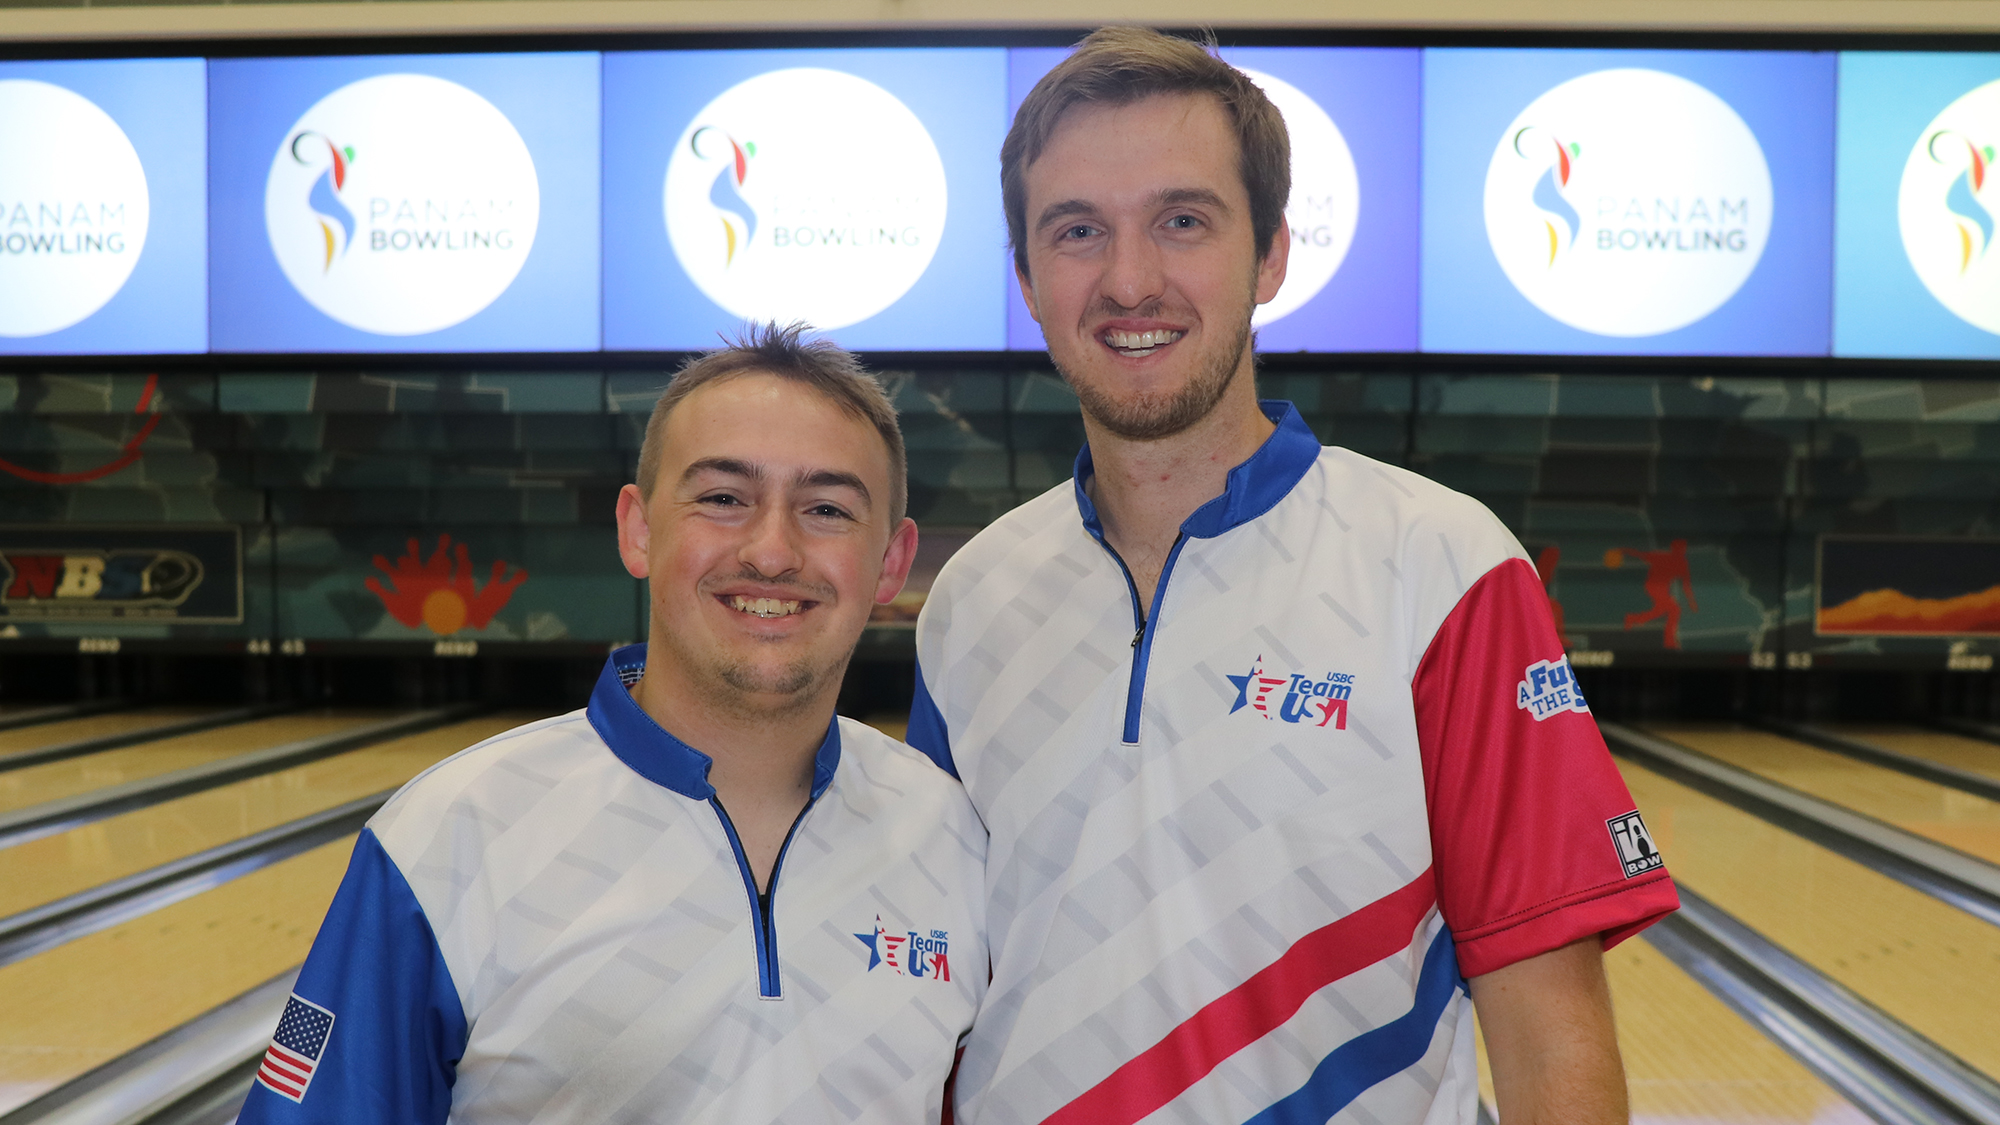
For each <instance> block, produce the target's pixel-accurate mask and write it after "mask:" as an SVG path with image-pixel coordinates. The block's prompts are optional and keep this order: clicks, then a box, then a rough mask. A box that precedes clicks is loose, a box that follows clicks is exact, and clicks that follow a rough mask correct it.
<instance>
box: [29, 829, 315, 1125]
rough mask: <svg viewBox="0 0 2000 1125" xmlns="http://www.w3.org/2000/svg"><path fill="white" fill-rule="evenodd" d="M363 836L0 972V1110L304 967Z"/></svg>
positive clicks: (245, 878)
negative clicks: (350, 855) (349, 858)
mask: <svg viewBox="0 0 2000 1125" xmlns="http://www.w3.org/2000/svg"><path fill="white" fill-rule="evenodd" d="M353 849H354V837H352V836H349V837H346V838H345V839H342V840H337V841H335V842H333V843H330V844H326V845H324V846H322V847H318V848H315V849H313V850H312V851H309V852H306V853H304V854H302V855H297V856H294V857H292V858H291V859H288V860H285V861H284V862H282V863H277V864H273V865H272V866H270V867H266V868H264V869H263V870H262V871H258V872H254V873H252V874H250V875H246V876H244V877H243V878H241V879H237V880H234V881H232V882H229V883H225V884H223V885H222V886H219V887H217V888H215V889H214V890H211V891H208V892H206V893H204V894H200V895H196V896H195V897H194V898H191V899H187V900H186V901H183V902H178V903H175V904H174V905H172V906H169V907H166V908H165V909H162V910H157V911H154V912H153V913H151V914H148V915H146V916H145V917H143V918H137V919H134V920H132V921H131V922H127V923H126V924H124V925H122V926H115V927H113V928H111V929H108V930H102V931H99V932H98V933H94V934H91V935H89V936H87V937H83V938H79V939H78V940H76V941H73V942H70V943H69V944H67V945H62V946H58V947H56V948H55V949H51V950H49V951H48V952H47V953H43V954H41V955H39V956H36V957H30V958H28V959H27V960H25V961H16V962H15V963H14V964H12V965H7V966H5V967H0V1113H4V1112H5V1111H6V1110H7V1109H9V1108H11V1107H13V1106H15V1105H18V1104H20V1103H21V1102H24V1101H27V1100H28V1099H29V1098H32V1097H34V1096H35V1095H36V1094H39V1093H41V1092H42V1091H44V1090H47V1089H49V1088H50V1087H52V1086H55V1085H58V1084H60V1083H62V1082H64V1081H66V1080H68V1079H70V1078H73V1077H75V1076H76V1075H78V1074H81V1073H83V1072H84V1071H86V1070H89V1069H90V1068H91V1067H93V1066H96V1065H98V1064H99V1063H102V1062H105V1061H106V1060H108V1059H112V1058H115V1057H116V1056H118V1055H121V1054H123V1053H124V1052H126V1051H129V1050H131V1049H132V1048H134V1047H136V1046H138V1045H139V1044H141V1043H144V1042H146V1041H147V1040H149V1039H151V1038H153V1037H154V1036H157V1035H159V1034H161V1033H163V1032H165V1031H168V1030H171V1029H172V1028H174V1027H176V1026H178V1025H180V1024H182V1023H186V1022H187V1021H188V1020H191V1019H193V1018H194V1017H196V1016H198V1015H200V1014H201V1013H203V1012H205V1011H207V1010H208V1009H210V1008H212V1007H214V1006H215V1005H217V1004H220V1003H221V1002H223V1001H224V1000H227V999H229V998H230V997H232V996H236V995H238V994H239V993H242V992H244V991H246V990H247V989H250V988H252V987H254V986H256V985H257V984H260V983H262V982H263V981H266V980H269V979H270V978H271V977H274V976H276V975H277V974H278V973H280V972H282V971H284V970H285V969H287V968H289V967H290V966H292V965H296V964H298V963H299V962H300V961H302V960H304V959H305V955H306V951H307V949H309V948H311V946H312V939H313V934H314V933H316V932H318V930H319V923H320V919H321V918H323V917H325V915H326V908H327V904H328V903H330V902H332V901H333V891H334V888H335V887H336V886H338V885H339V883H340V876H341V873H342V872H343V871H344V870H346V867H347V856H348V853H349V852H351V851H352V850H353Z"/></svg>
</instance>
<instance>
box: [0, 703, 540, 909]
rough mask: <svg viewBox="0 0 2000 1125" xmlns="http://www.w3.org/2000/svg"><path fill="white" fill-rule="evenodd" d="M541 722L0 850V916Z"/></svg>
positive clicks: (369, 752) (231, 791)
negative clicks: (513, 730) (507, 732)
mask: <svg viewBox="0 0 2000 1125" xmlns="http://www.w3.org/2000/svg"><path fill="white" fill-rule="evenodd" d="M541 717H542V716H541V715H540V714H539V713H515V714H497V715H485V716H481V717H479V718H476V719H469V720H467V721H465V722H462V723H453V724H451V725H449V726H444V727H439V728H437V729H435V730H428V731H422V732H419V733H417V734H412V735H408V736H405V737H403V738H398V739H393V740H391V741H388V742H382V743H378V744H376V745H373V746H365V747H362V748H361V749H359V750H350V751H348V752H346V753H344V754H337V755H335V756H333V757H331V758H322V759H320V760H319V761H316V762H308V763H306V764H305V765H302V766H294V767H293V768H291V769H288V770H282V771H280V772H278V773H271V774H265V775H264V776H262V777H253V778H247V779H245V780H243V781H239V782H236V783H234V784H232V785H225V786H222V787H220V788H216V789H209V790H206V791H204V792H200V793H191V794H189V795H187V796H185V797H181V798H178V799H176V800H172V801H168V802H165V803H164V804H159V805H154V806H152V807H151V808H144V809H136V810H134V811H132V812H128V813H124V814H122V815H120V816H114V817H110V818H107V819H105V820H100V821H97V822H95V823H93V824H86V825H83V826H82V827H79V828H73V829H71V830H70V831H68V832H62V833H58V834H56V835H54V836H44V837H42V838H41V839H39V840H30V841H29V842H27V843H25V844H20V845H17V846H15V847H11V848H0V917H5V916H7V915H10V914H15V913H18V912H20V911H23V910H26V909H28V908H29V907H33V906H39V905H41V904H42V903H45V902H49V901H51V900H54V899H58V898H61V897H63V896H64V895H70V894H75V893H77V892H78V891H82V890H87V889H89V888H91V887H94V886H97V885H99V884H101V883H106V882H109V881H111V880H112V879H116V878H119V877H121V876H125V875H130V874H132V873H133V872H135V871H143V870H145V869H147V868H149V867H154V866H157V865H159V864H162V863H166V862H167V861H169V860H173V859H178V858H180V857H181V856H184V855H189V854H192V853H194V852H198V851H201V850H203V849H204V848H212V847H215V846H216V845H218V844H223V843H227V842H229V841H230V840H235V839H239V838H241V837H243V836H248V835H250V834H251V833H253V832H261V831H263V830H264V829H266V828H272V827H275V826H277V825H280V824H283V823H285V822H287V821H291V820H296V819H298V818H299V817H302V816H307V815H309V814H311V813H315V812H319V811H320V810H322V809H328V808H332V807H333V806H335V805H338V804H342V803H344V802H347V801H352V800H355V799H357V798H361V797H366V796H368V795H369V794H370V793H379V792H381V791H383V790H385V789H393V788H395V787H397V786H399V785H401V784H403V783H404V782H406V781H408V780H409V779H410V778H412V777H415V776H416V775H417V774H418V773H420V772H422V771H423V770H424V769H426V768H428V767H429V766H430V765H431V764H433V763H435V762H437V761H440V760H442V759H444V758H445V757H447V756H449V755H451V754H455V753H457V752H458V751H460V750H463V749H465V748H466V747H468V746H471V745H472V744H473V743H476V742H479V741H480V740H482V739H486V738H490V737H492V736H493V735H496V734H499V733H500V732H502V731H504V730H508V729H511V728H513V727H517V726H519V725H521V724H522V723H527V722H532V721H534V720H535V719H539V718H541ZM279 741H284V740H282V739H281V740H279Z"/></svg>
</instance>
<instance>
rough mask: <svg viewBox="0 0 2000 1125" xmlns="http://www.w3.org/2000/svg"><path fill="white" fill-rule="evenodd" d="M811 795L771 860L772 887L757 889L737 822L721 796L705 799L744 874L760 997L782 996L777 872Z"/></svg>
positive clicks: (782, 865) (774, 998)
mask: <svg viewBox="0 0 2000 1125" xmlns="http://www.w3.org/2000/svg"><path fill="white" fill-rule="evenodd" d="M818 799H819V798H817V797H814V798H811V799H809V800H807V801H806V807H805V808H802V809H800V810H799V815H798V816H797V817H796V818H795V819H793V821H792V827H791V828H790V829H789V830H788V831H787V832H786V833H785V842H784V843H782V844H780V845H778V858H777V859H776V860H773V861H772V863H771V889H770V890H768V891H764V892H761V893H760V892H759V891H758V890H757V874H756V872H754V871H751V870H750V856H749V855H748V853H746V852H744V850H743V841H742V840H741V839H740V838H739V837H738V836H737V835H736V825H735V824H734V823H733V822H732V821H731V820H730V819H729V810H728V809H725V808H723V807H722V798H720V797H710V798H709V799H708V803H709V804H711V805H714V806H715V815H716V817H717V818H719V819H720V820H721V821H722V831H723V834H724V835H727V836H728V837H729V848H730V850H731V851H733V852H735V853H736V870H737V871H738V872H740V873H742V875H743V890H744V891H745V892H746V893H748V894H749V896H750V920H751V922H752V923H753V924H754V925H753V928H752V937H753V940H754V942H755V944H756V947H757V998H758V999H760V1000H783V999H784V998H785V994H784V988H783V983H782V978H781V977H780V976H779V975H778V921H777V914H778V911H777V899H778V873H779V872H780V871H783V870H784V868H785V853H786V852H788V851H791V850H792V837H794V836H796V835H798V832H799V825H800V824H802V823H804V822H805V819H806V814H807V813H809V812H811V811H812V807H813V802H814V801H817V800H818Z"/></svg>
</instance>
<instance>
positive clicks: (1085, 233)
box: [1062, 223, 1097, 241]
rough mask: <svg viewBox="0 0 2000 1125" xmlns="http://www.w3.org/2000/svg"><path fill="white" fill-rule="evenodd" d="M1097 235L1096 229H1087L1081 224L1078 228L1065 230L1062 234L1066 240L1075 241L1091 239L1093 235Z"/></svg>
mask: <svg viewBox="0 0 2000 1125" xmlns="http://www.w3.org/2000/svg"><path fill="white" fill-rule="evenodd" d="M1096 233H1097V231H1096V230H1095V229H1094V228H1092V227H1087V226H1084V225H1082V224H1081V223H1079V224H1077V225H1076V226H1073V227H1069V228H1067V229H1065V230H1064V231H1063V232H1062V236H1063V237H1064V238H1066V239H1070V240H1072V241H1074V240H1077V239H1083V238H1089V237H1090V236H1091V235H1093V234H1096Z"/></svg>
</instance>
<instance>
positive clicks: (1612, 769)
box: [1411, 558, 1680, 977]
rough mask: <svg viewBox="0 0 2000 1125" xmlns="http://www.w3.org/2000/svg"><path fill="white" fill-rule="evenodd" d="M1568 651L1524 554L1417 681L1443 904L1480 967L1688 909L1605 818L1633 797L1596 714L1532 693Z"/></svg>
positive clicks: (1481, 591)
mask: <svg viewBox="0 0 2000 1125" xmlns="http://www.w3.org/2000/svg"><path fill="white" fill-rule="evenodd" d="M1562 658H1563V644H1562V641H1561V639H1560V638H1558V637H1557V636H1556V630H1555V620H1554V617H1553V615H1552V614H1551V612H1550V609H1549V598H1548V593H1547V591H1545V590H1544V589H1543V587H1542V581H1541V578H1540V577H1539V576H1538V575H1536V573H1535V569H1534V567H1532V566H1530V565H1529V564H1528V561H1527V560H1526V559H1518V558H1516V559H1508V560H1507V561H1505V562H1503V563H1501V564H1500V565H1498V566H1496V567H1494V568H1493V569H1492V570H1490V571H1487V572H1486V574H1485V575H1484V576H1483V577H1481V578H1480V579H1479V581H1477V582H1475V583H1473V585H1472V589H1470V590H1468V591H1466V594H1465V596H1464V597H1463V598H1461V599H1459V602H1458V605H1456V606H1454V607H1453V608H1452V611H1451V613H1450V614H1449V615H1448V616H1447V617H1446V618H1445V620H1444V624H1442V625H1440V626H1439V627H1438V631H1437V635H1436V636H1435V637H1433V638H1432V639H1431V643H1430V647H1429V649H1428V650H1427V651H1426V652H1425V653H1424V658H1423V661H1422V662H1421V663H1420V664H1419V665H1418V667H1417V675H1416V679H1415V681H1414V683H1412V685H1411V688H1412V694H1413V695H1414V696H1415V701H1416V715H1417V742H1418V745H1419V747H1420V748H1421V751H1422V755H1423V763H1424V799H1425V803H1426V805H1427V806H1428V808H1429V811H1430V823H1431V864H1432V870H1433V871H1434V872H1435V873H1436V877H1437V896H1438V909H1439V910H1440V911H1441V912H1443V914H1444V920H1445V924H1446V925H1448V926H1450V927H1451V933H1452V938H1453V940H1454V941H1455V942H1457V945H1458V964H1459V971H1460V972H1462V973H1464V974H1465V975H1466V976H1468V977H1476V976H1479V975H1480V974H1482V973H1490V972H1492V971H1493V970H1495V969H1499V968H1504V967H1505V966H1507V965H1511V964H1513V963H1515V962H1516V961H1523V960H1526V959H1527V958H1529V957H1533V956H1536V955H1538V954H1542V953H1547V952H1549V951H1550V950H1553V949H1556V948H1559V947H1561V946H1564V945H1568V944H1569V943H1570V942H1573V941H1577V940H1580V939H1582V938H1586V937H1589V936H1591V935H1594V934H1601V935H1603V938H1604V943H1605V945H1606V946H1607V947H1608V946H1610V945H1613V944H1616V943H1617V942H1619V941H1622V940H1623V939H1625V938H1627V937H1630V936H1631V935H1633V934H1635V933H1638V932H1639V931H1640V930H1642V929H1645V928H1646V927H1647V926H1648V925H1650V924H1652V923H1653V922H1654V921H1656V920H1658V919H1659V918H1660V917H1661V916H1662V915H1665V914H1667V913H1669V912H1671V911H1673V910H1674V909H1676V908H1677V907H1679V905H1680V898H1679V896H1678V895H1676V894H1675V893H1674V886H1673V882H1672V881H1671V880H1670V879H1668V878H1667V873H1666V869H1665V868H1657V869H1655V870H1653V871H1651V872H1649V873H1647V874H1645V875H1641V876H1639V877H1636V878H1633V879H1627V878H1625V870H1624V866H1623V864H1622V863H1621V862H1620V860H1619V857H1618V849H1617V844H1616V843H1615V842H1614V841H1613V839H1612V837H1611V834H1610V831H1609V829H1607V828H1606V826H1605V821H1606V820H1607V819H1608V818H1611V817H1616V816H1619V815H1620V814H1622V813H1626V812H1629V811H1631V809H1632V807H1633V801H1632V794H1631V791H1630V790H1628V789H1627V788H1626V787H1625V779H1624V778H1623V777H1622V776H1620V775H1619V773H1618V767H1617V766H1615V765H1613V764H1612V762H1611V754H1610V752H1609V751H1608V750H1606V749H1605V747H1604V737H1603V736H1602V735H1600V734H1599V733H1598V732H1597V723H1596V721H1595V720H1594V719H1592V717H1591V716H1590V715H1589V714H1588V713H1586V712H1579V711H1568V710H1565V711H1560V712H1557V713H1554V714H1550V715H1545V716H1544V717H1543V718H1541V719H1539V720H1537V719H1536V718H1535V716H1534V714H1533V713H1532V712H1531V711H1530V710H1528V709H1525V708H1523V707H1521V706H1519V704H1518V696H1519V692H1520V690H1521V687H1522V682H1523V677H1524V676H1526V675H1527V674H1528V669H1529V667H1530V666H1532V665H1534V664H1536V663H1538V662H1540V661H1545V660H1550V661H1559V660H1561V659H1562Z"/></svg>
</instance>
